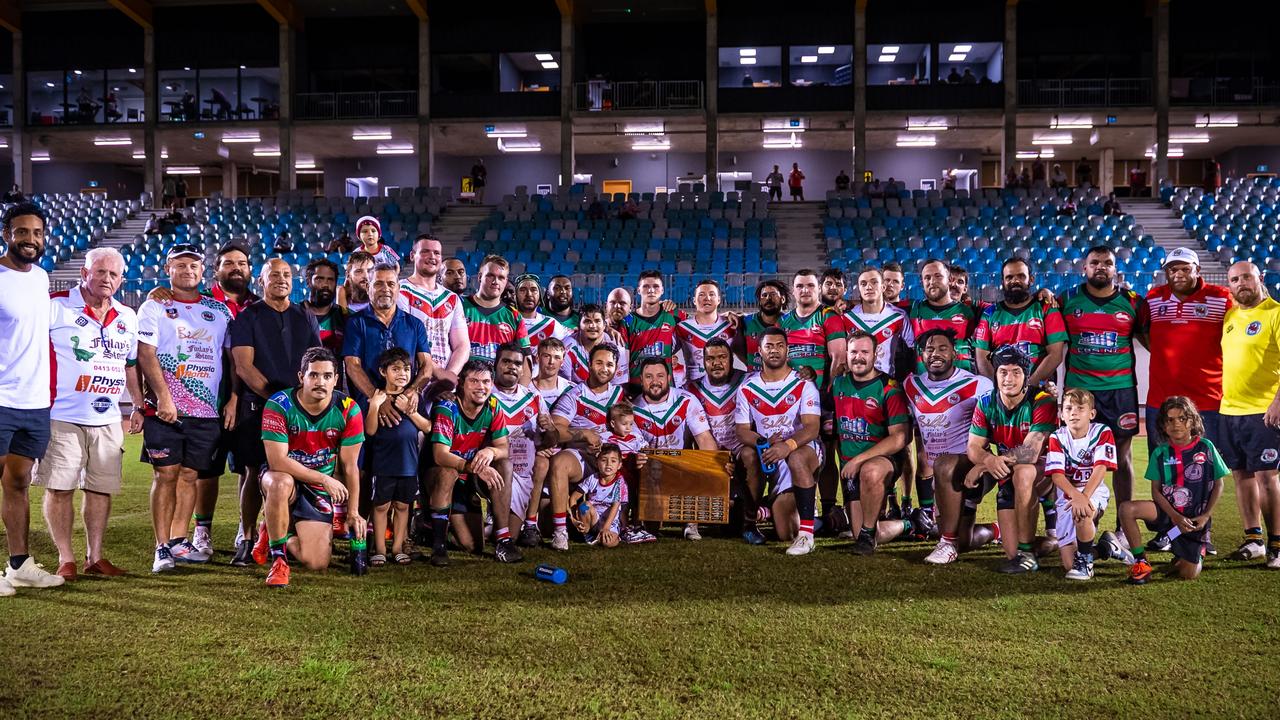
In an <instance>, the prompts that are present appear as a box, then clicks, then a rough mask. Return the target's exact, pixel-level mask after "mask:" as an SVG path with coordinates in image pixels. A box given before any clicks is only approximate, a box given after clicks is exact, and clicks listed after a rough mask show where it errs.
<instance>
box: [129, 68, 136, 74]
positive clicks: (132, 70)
mask: <svg viewBox="0 0 1280 720" xmlns="http://www.w3.org/2000/svg"><path fill="white" fill-rule="evenodd" d="M129 72H131V73H136V72H138V68H129Z"/></svg>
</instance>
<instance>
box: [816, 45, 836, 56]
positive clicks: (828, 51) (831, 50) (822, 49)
mask: <svg viewBox="0 0 1280 720" xmlns="http://www.w3.org/2000/svg"><path fill="white" fill-rule="evenodd" d="M835 52H836V48H835V46H834V45H819V46H818V54H819V55H834V54H835Z"/></svg>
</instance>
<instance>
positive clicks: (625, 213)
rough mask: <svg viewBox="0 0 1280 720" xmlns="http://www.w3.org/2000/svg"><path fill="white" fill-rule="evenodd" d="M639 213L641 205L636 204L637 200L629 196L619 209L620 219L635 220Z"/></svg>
mask: <svg viewBox="0 0 1280 720" xmlns="http://www.w3.org/2000/svg"><path fill="white" fill-rule="evenodd" d="M639 214H640V206H639V205H636V202H635V200H632V199H631V198H627V201H626V202H625V203H623V205H622V207H621V208H620V209H619V210H618V219H619V220H635V219H636V216H637V215H639Z"/></svg>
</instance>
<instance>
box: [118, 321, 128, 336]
mask: <svg viewBox="0 0 1280 720" xmlns="http://www.w3.org/2000/svg"><path fill="white" fill-rule="evenodd" d="M127 332H129V328H128V327H126V326H125V324H124V321H123V320H122V321H120V322H117V323H116V334H118V335H124V334H125V333H127Z"/></svg>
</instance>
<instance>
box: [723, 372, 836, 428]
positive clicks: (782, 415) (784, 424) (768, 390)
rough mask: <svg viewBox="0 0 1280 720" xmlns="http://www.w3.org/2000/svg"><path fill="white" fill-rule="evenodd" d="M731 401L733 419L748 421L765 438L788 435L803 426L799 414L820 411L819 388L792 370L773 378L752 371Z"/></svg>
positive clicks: (742, 423) (744, 423) (819, 414)
mask: <svg viewBox="0 0 1280 720" xmlns="http://www.w3.org/2000/svg"><path fill="white" fill-rule="evenodd" d="M734 402H735V406H734V409H733V421H734V423H736V424H738V425H750V426H751V427H752V428H754V429H755V431H756V432H757V433H759V434H760V435H763V436H764V437H767V438H772V437H776V436H782V437H791V436H792V435H794V434H795V433H796V432H798V431H799V430H800V428H801V427H802V426H803V422H802V421H801V419H800V418H801V417H803V416H806V415H809V416H814V417H821V415H822V401H821V398H819V396H818V388H816V387H814V385H813V383H811V382H809V381H808V380H805V379H803V378H801V377H800V375H798V374H797V373H796V371H795V370H792V371H791V372H789V373H787V375H786V377H784V378H782V379H781V380H775V381H773V382H769V381H766V380H765V379H764V376H762V375H761V374H760V373H752V374H751V375H750V376H748V377H747V379H746V380H744V381H743V383H742V385H741V387H739V388H738V393H737V397H736V399H735V401H734Z"/></svg>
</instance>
